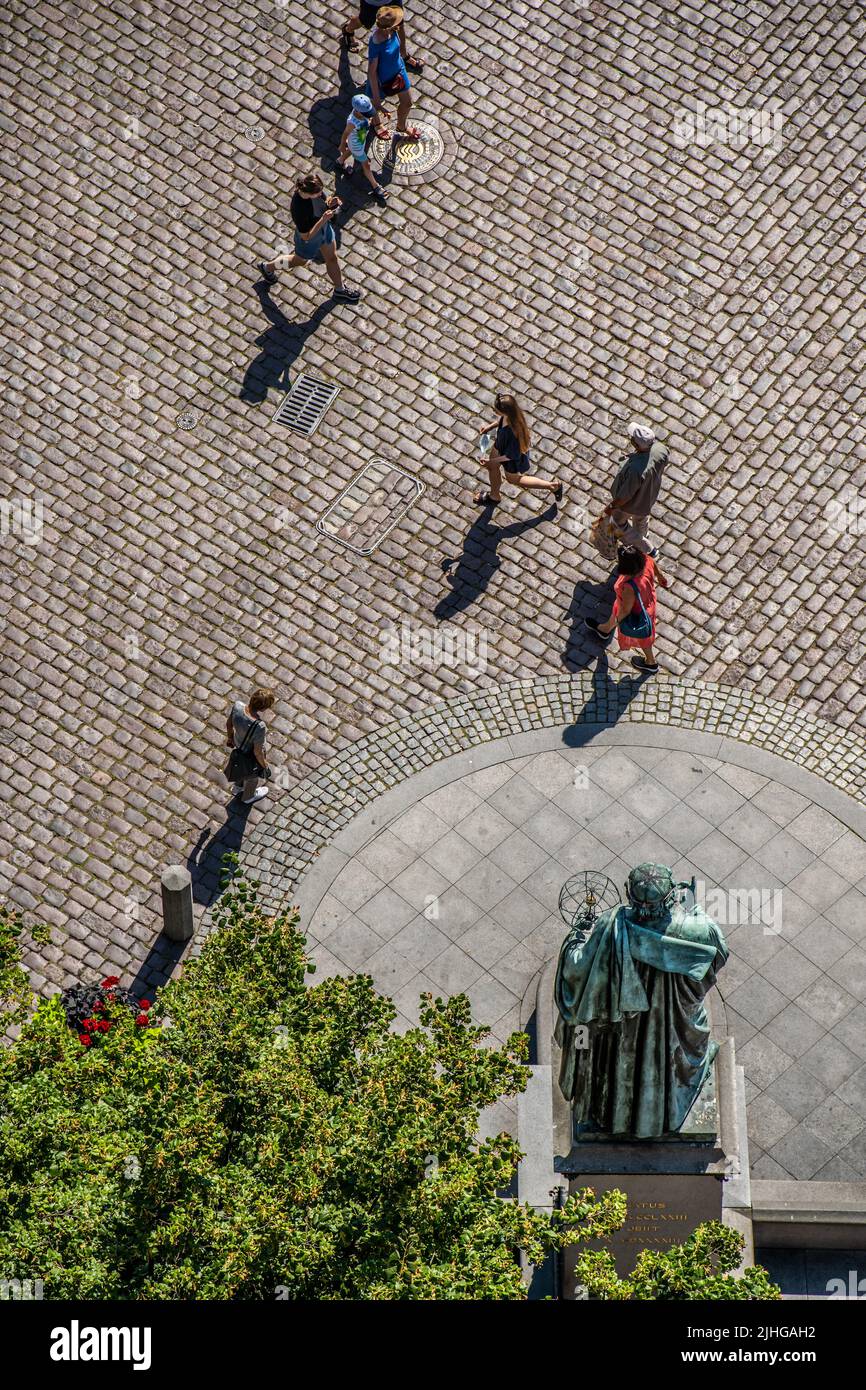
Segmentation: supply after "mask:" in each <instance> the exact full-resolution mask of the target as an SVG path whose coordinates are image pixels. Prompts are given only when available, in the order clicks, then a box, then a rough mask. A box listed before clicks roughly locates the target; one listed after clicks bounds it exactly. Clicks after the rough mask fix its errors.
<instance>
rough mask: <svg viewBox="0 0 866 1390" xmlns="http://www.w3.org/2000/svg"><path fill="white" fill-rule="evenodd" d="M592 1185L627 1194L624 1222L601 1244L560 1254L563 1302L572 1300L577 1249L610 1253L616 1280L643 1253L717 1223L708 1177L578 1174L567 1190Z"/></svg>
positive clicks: (717, 1195)
mask: <svg viewBox="0 0 866 1390" xmlns="http://www.w3.org/2000/svg"><path fill="white" fill-rule="evenodd" d="M583 1187H591V1188H592V1189H593V1191H595V1192H609V1191H610V1190H611V1188H618V1189H619V1191H620V1192H624V1193H625V1195H626V1201H627V1205H628V1213H627V1215H626V1219H625V1224H624V1225H623V1226H621V1227H620V1229H619V1230H618V1231H615V1232H614V1234H613V1235H612V1236H608V1237H607V1238H606V1239H605V1240H600V1241H598V1240H596V1241H590V1242H589V1243H588V1244H587V1245H574V1246H570V1247H569V1248H568V1249H567V1250H566V1251H565V1252H564V1261H563V1275H564V1289H563V1293H564V1296H565V1297H566V1298H575V1297H576V1296H579V1295H578V1292H577V1291H576V1289H575V1278H574V1262H575V1259H576V1257H577V1255H578V1254H579V1253H580V1251H582V1250H609V1251H610V1253H611V1254H612V1255H613V1258H614V1262H615V1264H616V1272H617V1274H618V1275H619V1276H620V1278H621V1279H624V1278H625V1276H626V1275H627V1274H631V1272H632V1270H633V1269H634V1267H635V1265H636V1264H637V1257H638V1255H639V1254H640V1253H641V1251H642V1250H665V1249H667V1247H668V1246H670V1245H680V1244H681V1243H682V1241H684V1240H685V1239H686V1238H687V1237H688V1236H690V1235H691V1234H692V1232H693V1231H694V1230H696V1229H697V1227H698V1226H700V1225H701V1223H702V1222H703V1221H721V1219H722V1181H721V1178H718V1177H716V1176H715V1175H713V1174H707V1173H654V1174H652V1175H644V1174H641V1175H639V1176H636V1175H635V1174H632V1173H612V1174H605V1175H604V1176H602V1175H600V1174H598V1173H587V1174H577V1175H576V1176H575V1177H573V1178H571V1180H570V1182H569V1188H568V1190H569V1192H570V1193H571V1192H575V1191H577V1190H578V1189H580V1188H583Z"/></svg>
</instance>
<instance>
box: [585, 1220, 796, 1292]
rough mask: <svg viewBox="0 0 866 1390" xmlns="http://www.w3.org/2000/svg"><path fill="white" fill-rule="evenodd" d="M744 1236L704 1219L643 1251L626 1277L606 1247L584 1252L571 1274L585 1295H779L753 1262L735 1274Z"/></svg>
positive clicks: (718, 1223) (767, 1277) (763, 1272)
mask: <svg viewBox="0 0 866 1390" xmlns="http://www.w3.org/2000/svg"><path fill="white" fill-rule="evenodd" d="M743 1245H744V1241H743V1237H742V1236H741V1235H740V1233H739V1231H735V1230H733V1229H732V1227H730V1226H723V1225H722V1223H721V1222H720V1221H707V1222H705V1223H704V1224H703V1225H702V1226H699V1227H698V1228H697V1230H696V1231H695V1232H694V1233H693V1234H692V1235H691V1236H689V1237H688V1239H687V1240H685V1241H683V1243H682V1245H674V1246H671V1247H670V1248H669V1249H667V1250H644V1251H642V1252H641V1254H640V1255H639V1256H638V1259H637V1265H636V1266H635V1269H634V1271H633V1272H632V1273H631V1274H630V1275H629V1276H628V1278H626V1279H620V1278H618V1277H617V1273H616V1270H615V1268H614V1262H613V1256H612V1255H611V1254H610V1253H609V1251H606V1250H602V1251H590V1250H585V1251H582V1252H581V1253H580V1254H579V1255H578V1256H577V1261H576V1265H575V1278H576V1279H577V1280H578V1282H579V1283H581V1284H583V1286H584V1287H585V1289H586V1291H587V1295H588V1297H589V1298H601V1299H615V1300H622V1301H625V1300H628V1299H635V1300H654V1301H655V1300H659V1299H661V1300H664V1301H682V1300H686V1301H691V1300H700V1301H705V1300H708V1299H709V1300H713V1299H737V1300H740V1301H748V1300H752V1299H777V1298H781V1296H782V1295H781V1291H780V1290H779V1289H778V1287H777V1286H776V1285H775V1284H773V1283H772V1282H771V1280H770V1277H769V1275H768V1274H767V1271H766V1270H765V1269H762V1268H761V1267H760V1265H753V1266H751V1267H750V1268H748V1269H745V1270H743V1272H742V1274H740V1275H737V1274H735V1273H734V1271H735V1270H736V1269H737V1266H738V1265H739V1263H740V1260H741V1259H742V1254H743Z"/></svg>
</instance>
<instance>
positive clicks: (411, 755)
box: [240, 672, 866, 910]
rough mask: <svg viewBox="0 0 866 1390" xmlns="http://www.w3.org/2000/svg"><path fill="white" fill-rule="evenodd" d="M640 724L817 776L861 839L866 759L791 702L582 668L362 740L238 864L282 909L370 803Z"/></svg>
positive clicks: (506, 688)
mask: <svg viewBox="0 0 866 1390" xmlns="http://www.w3.org/2000/svg"><path fill="white" fill-rule="evenodd" d="M636 726H643V734H642V738H645V739H646V740H647V742H653V743H657V742H659V741H662V742H664V741H665V737H664V735H663V733H662V731H668V732H669V731H671V730H680V731H686V732H688V734H689V735H690V737H689V739H688V746H690V747H693V748H694V751H696V752H699V751H704V752H705V753H707V754H711V753H712V752H713V751H714V750H713V747H712V742H713V740H718V739H720V738H721V739H725V740H732V741H734V742H735V743H736V744H738V745H740V747H741V750H742V752H743V754H744V755H745V756H744V758H743V763H744V765H745V766H753V765H754V763H755V762H757V761H758V760H759V759H761V758H762V756H765V755H772V756H773V758H774V761H775V760H776V759H779V760H781V762H779V763H777V764H776V766H777V768H778V767H782V768H784V767H785V766H786V765H787V768H788V775H787V776H786V777H785V779H784V780H786V781H789V782H790V781H791V779H792V778H795V779H796V777H797V775H798V774H799V775H803V774H807V775H810V780H811V778H818V779H820V781H821V782H822V783H823V784H824V786H825V788H826V790H827V796H828V800H829V802H831V803H832V806H831V805H830V804H828V807H827V809H833V808H835V809H836V812H837V814H840V815H841V816H842V818H843V819H846V820H847V821H848V822H849V823H850V814H849V815H848V816H846V815H845V812H844V809H843V805H844V803H845V802H847V806H848V808H849V812H850V811H854V810H856V811H857V812H858V815H857V819H858V820H860V819H861V815H862V816H863V824H864V830H862V831H861V833H866V812H861V808H866V758H864V756H863V751H864V750H863V749H862V748H860V747H859V746H858V744H857V743H856V741H855V740H854V739H853V738H852V737H851V735H850V733H849V732H847V731H846V730H844V729H841V728H839V727H838V726H835V725H833V724H829V723H827V722H826V721H825V720H822V719H818V718H816V717H814V716H813V715H810V714H808V713H807V712H806V711H805V710H803V709H802V708H800V707H799V706H798V705H797V704H795V703H793V702H783V701H779V700H767V699H764V698H763V697H761V696H759V695H756V694H754V693H751V692H748V691H744V690H741V689H739V688H737V687H733V686H725V685H718V684H714V683H710V682H701V681H689V680H683V679H681V678H678V677H656V678H654V679H653V680H652V681H646V680H642V681H640V682H638V681H636V680H631V679H629V678H625V679H623V680H620V681H618V682H617V681H614V680H612V679H610V678H608V677H607V676H600V675H599V673H598V672H579V673H577V674H575V675H573V676H568V677H563V676H550V677H542V678H536V679H533V680H525V681H514V682H509V683H508V684H503V685H499V686H496V687H494V688H491V689H488V690H484V691H479V692H476V693H473V694H471V695H466V696H464V697H461V698H460V699H458V700H453V701H448V702H442V703H440V704H436V705H431V706H430V708H429V709H426V710H424V711H422V712H421V713H418V714H414V715H411V716H409V717H408V718H405V719H401V720H399V721H396V722H395V723H392V724H387V725H384V726H383V727H382V728H381V729H377V730H375V731H374V732H372V733H370V734H367V735H365V737H364V738H361V739H358V740H356V741H355V742H354V743H352V744H350V745H349V746H348V747H347V748H345V749H343V750H341V751H340V752H339V753H337V754H335V756H334V757H332V758H330V759H328V761H326V762H325V763H324V764H323V765H322V766H321V767H320V768H318V769H317V770H316V771H315V772H314V773H312V774H311V775H310V776H309V777H307V778H306V779H305V780H304V781H302V782H300V783H299V784H298V785H297V786H295V787H293V788H292V789H291V791H290V792H288V794H287V795H285V796H281V797H280V799H279V801H277V802H275V803H274V804H273V805H272V806H270V807H269V808H268V810H267V811H266V812H265V813H264V814H263V815H262V817H261V819H260V820H259V821H258V822H257V824H256V825H255V826H254V828H253V829H252V830H251V831H250V832H249V834H248V835H247V836H246V837H245V840H244V844H243V847H242V849H241V851H240V862H241V864H242V866H243V868H244V870H245V871H246V872H247V873H248V874H250V875H251V876H253V877H254V878H256V879H258V881H259V882H260V884H261V885H262V895H263V900H264V901H266V902H267V904H268V906H269V907H270V908H271V909H272V910H276V909H277V908H279V907H285V906H287V905H288V904H289V903H290V902H291V901H292V896H291V895H292V892H293V890H294V888H295V886H296V885H297V884H298V882H299V880H300V878H301V876H302V875H303V874H304V873H305V871H306V870H307V869H308V868H309V867H310V866H311V865H312V864H313V863H314V861H315V860H316V859H317V857H318V856H319V855H320V853H321V852H322V850H324V849H325V848H326V847H327V846H328V845H329V844H330V843H331V842H332V841H333V839H334V838H335V836H336V835H338V833H339V832H340V831H341V830H343V829H344V828H345V827H346V826H348V825H349V823H350V822H351V821H353V820H354V819H355V818H356V817H357V816H359V815H360V814H361V812H363V811H364V810H365V808H367V807H368V806H370V804H371V803H372V802H373V801H375V800H377V799H378V798H379V797H381V796H383V795H384V794H385V793H387V792H390V791H392V790H393V789H395V788H397V787H398V786H399V785H400V784H401V783H403V782H405V781H406V780H407V779H408V778H410V777H413V776H414V775H416V774H418V773H420V772H423V771H424V770H425V769H427V768H431V767H433V766H434V765H435V764H438V763H440V762H441V761H442V760H444V759H447V758H450V757H452V756H453V755H454V754H457V753H466V752H470V751H472V750H473V749H476V750H481V749H483V746H484V745H485V744H489V743H493V742H494V741H496V740H499V739H503V738H510V739H511V741H512V745H513V756H517V755H519V754H520V753H522V752H531V751H534V749H535V748H536V747H538V746H539V745H538V738H539V736H544V735H545V734H546V736H547V737H549V731H550V730H552V729H557V728H559V729H561V730H563V734H562V737H563V740H564V741H565V742H566V743H578V744H579V743H582V742H585V741H589V739H591V738H593V737H595V736H596V735H598V734H600V733H601V732H602V731H605V730H606V731H610V732H612V731H613V730H614V729H616V730H619V731H623V730H626V729H628V728H631V730H632V731H633V733H632V738H631V740H630V741H632V742H634V741H635V739H634V737H633V734H634V732H636ZM652 726H654V728H653V732H652V733H651V728H652ZM620 736H621V735H620ZM638 741H640V740H638ZM729 747H730V744H729ZM776 775H778V774H776ZM848 798H853V802H854V803H855V804H854V805H852V802H851V800H848Z"/></svg>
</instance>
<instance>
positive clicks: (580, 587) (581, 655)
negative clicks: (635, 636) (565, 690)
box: [562, 570, 616, 671]
mask: <svg viewBox="0 0 866 1390" xmlns="http://www.w3.org/2000/svg"><path fill="white" fill-rule="evenodd" d="M615 579H616V571H615V570H613V571H612V572H611V574H610V576H609V577H608V578H607V579H603V580H602V581H601V583H600V584H593V583H592V581H591V580H589V579H579V580H578V582H577V584H576V585H575V586H574V595H573V597H572V600H571V604H570V606H569V609H568V612H567V614H566V618H567V620H568V623H569V630H568V635H567V637H566V639H565V647H564V648H563V652H562V664H563V666H564V667H565V668H566V670H567V671H583V670H585V669H586V667H587V666H590V665H591V664H592V662H593V661H594V660H595V658H596V656H598V653H599V651H600V650H602V649H601V647H600V644H599V643H598V642H597V641H596V640H595V638H594V637H593V636H592V634H591V633H590V632H589V631H588V630H587V628H586V626H585V624H584V621H583V620H584V618H608V617H609V616H610V610H611V608H612V607H613V599H614V593H613V583H614V580H615ZM614 640H616V639H614Z"/></svg>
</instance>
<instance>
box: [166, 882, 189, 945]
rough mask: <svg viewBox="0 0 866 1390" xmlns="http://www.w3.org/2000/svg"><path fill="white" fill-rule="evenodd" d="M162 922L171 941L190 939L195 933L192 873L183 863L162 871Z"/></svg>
mask: <svg viewBox="0 0 866 1390" xmlns="http://www.w3.org/2000/svg"><path fill="white" fill-rule="evenodd" d="M161 881H162V923H163V930H164V931H165V934H166V936H167V937H168V938H169V940H170V941H189V939H190V937H191V936H192V933H193V928H194V925H195V923H194V920H193V912H192V875H191V873H190V871H189V869H185V868H183V866H182V865H181V864H172V865H171V866H170V867H169V868H168V869H163V872H162V880H161Z"/></svg>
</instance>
